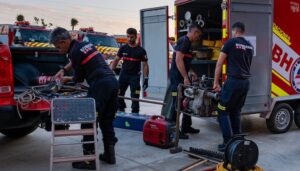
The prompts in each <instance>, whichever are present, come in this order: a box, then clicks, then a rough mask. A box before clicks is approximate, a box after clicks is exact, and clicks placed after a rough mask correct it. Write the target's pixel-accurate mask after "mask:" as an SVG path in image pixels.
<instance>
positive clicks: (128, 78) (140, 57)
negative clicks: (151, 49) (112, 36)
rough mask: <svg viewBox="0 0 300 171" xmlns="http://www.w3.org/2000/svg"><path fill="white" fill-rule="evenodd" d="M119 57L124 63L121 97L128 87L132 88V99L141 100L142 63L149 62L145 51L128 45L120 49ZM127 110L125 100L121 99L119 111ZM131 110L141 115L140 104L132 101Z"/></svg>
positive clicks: (121, 74) (120, 80)
mask: <svg viewBox="0 0 300 171" xmlns="http://www.w3.org/2000/svg"><path fill="white" fill-rule="evenodd" d="M118 57H120V58H121V59H123V61H124V62H123V64H122V70H121V73H120V77H119V85H120V96H124V95H125V92H126V90H127V88H128V86H130V92H131V97H132V98H139V97H140V90H141V85H140V77H141V62H146V61H148V59H147V53H146V51H145V49H144V48H142V47H140V46H135V47H130V46H129V45H128V44H127V45H124V46H122V47H121V48H120V49H119V51H118ZM125 108H126V104H125V102H124V100H123V99H119V110H120V111H124V110H125ZM131 109H132V113H139V110H140V106H139V102H136V101H132V105H131Z"/></svg>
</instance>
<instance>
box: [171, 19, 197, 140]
mask: <svg viewBox="0 0 300 171" xmlns="http://www.w3.org/2000/svg"><path fill="white" fill-rule="evenodd" d="M202 34H203V31H202V28H201V27H200V25H198V24H196V23H192V24H191V25H190V27H189V30H188V33H187V35H185V36H183V37H181V38H180V39H179V40H178V41H177V44H176V46H175V48H174V49H175V51H174V54H173V59H172V64H171V70H170V80H171V85H170V86H171V90H172V96H173V103H172V107H171V118H169V119H171V121H173V122H176V114H177V112H176V106H177V87H178V85H179V84H184V85H186V86H188V85H190V84H191V82H190V79H189V77H188V72H189V71H190V67H191V62H192V60H193V56H192V50H191V45H192V42H194V41H197V40H198V39H199V38H200V36H201V35H202ZM192 73H193V77H194V79H197V75H196V74H195V73H194V72H192ZM191 125H192V118H191V116H188V115H183V116H182V124H181V131H180V134H179V138H181V139H188V138H189V137H188V135H186V133H192V134H195V133H199V132H200V130H199V129H194V128H193V127H191Z"/></svg>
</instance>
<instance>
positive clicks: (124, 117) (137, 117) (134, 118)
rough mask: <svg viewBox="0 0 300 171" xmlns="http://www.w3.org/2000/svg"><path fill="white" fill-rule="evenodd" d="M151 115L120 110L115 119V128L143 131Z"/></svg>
mask: <svg viewBox="0 0 300 171" xmlns="http://www.w3.org/2000/svg"><path fill="white" fill-rule="evenodd" d="M150 117H151V116H149V115H142V114H137V113H126V112H118V113H117V115H116V118H115V120H114V127H115V128H122V129H129V130H134V131H143V127H144V123H145V121H146V120H147V119H149V118H150Z"/></svg>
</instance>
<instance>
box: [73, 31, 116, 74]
mask: <svg viewBox="0 0 300 171" xmlns="http://www.w3.org/2000/svg"><path fill="white" fill-rule="evenodd" d="M70 33H71V35H74V34H75V35H74V36H73V37H74V38H77V40H79V41H86V42H91V43H92V44H94V45H95V46H96V48H97V50H98V51H100V52H101V54H102V55H103V57H104V58H105V60H106V61H107V63H108V64H109V65H111V63H112V61H113V60H114V58H115V57H116V56H117V53H118V50H119V45H118V43H117V41H116V39H115V38H114V37H113V36H109V35H108V34H107V33H104V32H96V31H94V28H93V27H88V28H80V29H79V31H75V32H74V31H71V32H70ZM76 34H77V35H76ZM121 68H122V62H119V64H118V66H117V70H118V71H120V69H121Z"/></svg>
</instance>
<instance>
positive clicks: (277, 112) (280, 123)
mask: <svg viewBox="0 0 300 171" xmlns="http://www.w3.org/2000/svg"><path fill="white" fill-rule="evenodd" d="M266 122H267V127H268V129H269V130H270V131H271V132H272V133H275V134H280V133H285V132H287V131H288V130H289V129H290V127H291V125H292V123H293V109H292V107H291V106H290V105H289V104H286V103H280V104H277V105H276V106H275V107H274V109H273V111H272V114H271V117H270V118H269V119H267V120H266Z"/></svg>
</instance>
